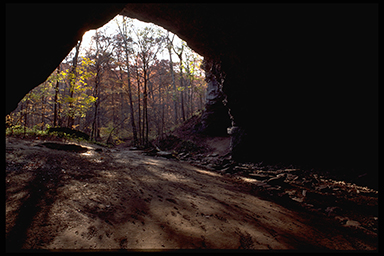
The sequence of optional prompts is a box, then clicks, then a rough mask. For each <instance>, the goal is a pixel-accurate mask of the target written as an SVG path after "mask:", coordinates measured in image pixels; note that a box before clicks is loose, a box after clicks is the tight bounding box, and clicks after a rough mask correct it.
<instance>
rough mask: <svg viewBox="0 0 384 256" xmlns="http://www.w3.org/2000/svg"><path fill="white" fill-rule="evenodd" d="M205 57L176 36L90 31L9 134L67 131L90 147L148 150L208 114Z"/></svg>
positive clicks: (17, 114) (142, 29) (158, 30)
mask: <svg viewBox="0 0 384 256" xmlns="http://www.w3.org/2000/svg"><path fill="white" fill-rule="evenodd" d="M202 61H203V57H202V56H200V55H199V54H197V53H196V52H194V51H193V50H192V49H190V48H189V47H188V45H187V44H186V42H185V41H183V40H181V39H180V38H179V37H178V36H177V35H175V34H173V33H171V32H169V31H167V30H165V29H164V28H162V27H160V26H157V25H154V24H152V23H145V22H141V21H139V20H136V19H132V18H128V17H126V16H122V15H117V16H116V17H115V18H113V19H112V20H110V21H109V22H108V23H107V24H105V25H104V26H102V27H100V28H98V29H96V30H89V31H87V32H86V33H85V34H84V35H83V37H82V40H79V41H78V42H77V45H76V46H75V47H74V48H73V49H72V51H71V52H70V53H69V54H68V55H67V56H66V57H65V58H64V60H63V61H62V62H61V63H60V65H59V66H58V67H57V68H56V69H55V70H54V72H52V74H51V75H50V76H49V77H48V78H47V80H46V81H45V82H44V83H42V84H40V85H39V86H37V87H36V88H34V89H33V90H31V91H30V92H29V93H28V94H27V95H26V96H25V97H24V98H23V99H22V100H21V101H20V102H19V104H18V107H17V108H16V109H15V110H14V111H13V112H12V113H11V114H10V115H7V123H8V125H9V129H10V130H11V129H13V130H12V133H13V132H19V133H24V134H26V133H30V134H34V133H41V132H44V131H46V130H48V129H49V127H55V126H60V127H69V128H71V129H76V130H79V131H82V132H84V133H86V134H89V135H90V138H91V140H95V141H100V142H103V143H112V144H120V143H123V142H126V141H132V143H134V144H136V145H137V144H139V145H143V144H147V143H148V140H150V139H151V138H154V137H156V136H159V135H160V136H162V135H163V134H164V133H166V132H167V131H169V130H170V129H172V128H173V127H175V126H176V125H178V124H180V123H181V122H183V121H185V120H187V119H188V118H190V117H192V116H193V115H195V114H196V113H198V112H199V111H201V110H202V109H203V108H204V104H205V96H206V95H205V94H206V82H205V73H204V71H203V70H202V69H201V63H202Z"/></svg>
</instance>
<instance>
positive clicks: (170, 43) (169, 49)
mask: <svg viewBox="0 0 384 256" xmlns="http://www.w3.org/2000/svg"><path fill="white" fill-rule="evenodd" d="M174 38H175V35H173V37H172V40H169V38H168V47H167V48H168V52H169V70H170V71H171V77H172V88H173V93H174V94H173V106H174V118H175V125H176V124H177V123H178V121H179V120H178V119H179V118H178V115H177V101H176V99H177V97H176V93H177V90H176V82H175V74H174V72H173V62H172V51H171V48H172V43H173V39H174Z"/></svg>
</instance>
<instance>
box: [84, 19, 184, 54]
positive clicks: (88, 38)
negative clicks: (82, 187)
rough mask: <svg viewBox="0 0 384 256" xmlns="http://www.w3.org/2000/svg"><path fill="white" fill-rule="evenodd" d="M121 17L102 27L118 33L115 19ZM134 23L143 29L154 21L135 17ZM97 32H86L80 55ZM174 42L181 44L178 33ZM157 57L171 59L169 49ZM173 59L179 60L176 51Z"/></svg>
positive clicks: (109, 32) (110, 32)
mask: <svg viewBox="0 0 384 256" xmlns="http://www.w3.org/2000/svg"><path fill="white" fill-rule="evenodd" d="M121 18H122V16H121V15H118V16H116V17H115V18H113V19H112V20H110V21H109V22H108V23H107V24H105V25H104V26H103V27H102V28H106V29H107V33H108V34H116V33H117V32H118V27H117V25H116V22H115V19H121ZM133 24H134V26H135V28H140V29H142V28H144V27H145V26H148V25H149V24H153V23H147V22H142V21H140V20H137V19H133ZM154 25H155V26H157V25H156V24H154ZM157 27H160V26H157ZM102 28H99V29H102ZM160 28H162V27H160ZM162 29H164V28H162ZM164 30H165V29H164ZM95 32H96V30H95V29H92V30H89V31H87V32H85V33H84V35H83V41H82V42H81V50H80V55H82V54H84V52H85V51H84V49H85V48H89V46H90V44H91V41H92V36H93V35H94V34H95ZM171 35H172V34H171ZM174 43H176V44H177V45H181V39H180V38H179V37H178V36H177V35H175V39H174ZM157 58H158V59H169V53H168V52H167V51H164V52H163V53H160V54H158V56H157ZM172 59H173V60H177V56H176V55H175V54H174V53H173V55H172Z"/></svg>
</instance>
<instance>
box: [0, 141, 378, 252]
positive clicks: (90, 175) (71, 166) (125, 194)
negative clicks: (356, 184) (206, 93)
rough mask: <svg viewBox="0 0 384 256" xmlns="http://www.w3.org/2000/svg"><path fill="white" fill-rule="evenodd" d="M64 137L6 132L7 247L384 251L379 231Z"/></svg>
mask: <svg viewBox="0 0 384 256" xmlns="http://www.w3.org/2000/svg"><path fill="white" fill-rule="evenodd" d="M55 143H56V142H44V141H41V140H22V139H18V138H13V137H9V138H8V137H7V138H6V177H5V178H6V249H7V251H12V250H19V249H48V250H63V249H64V250H76V249H86V250H89V249H92V250H93V249H96V250H104V249H107V250H118V249H129V250H147V249H150V250H152V249H153V250H168V249H171V250H172V249H252V250H306V251H318V250H377V234H375V233H362V232H359V231H358V230H356V229H355V228H354V227H353V225H350V226H348V227H346V226H342V225H340V224H338V223H337V222H335V221H334V220H333V219H331V218H327V217H324V216H323V215H320V214H316V213H309V212H307V211H298V210H294V209H288V208H289V207H288V208H287V207H284V206H281V205H279V204H277V203H275V202H273V201H271V200H267V199H266V198H265V197H262V196H260V195H259V194H258V190H257V188H255V187H254V186H253V185H252V183H248V182H246V181H245V180H244V179H235V178H233V177H230V176H228V175H222V174H220V173H217V172H214V171H209V170H206V169H204V168H202V167H196V166H192V165H191V164H189V163H187V162H182V161H177V160H168V159H164V158H161V157H153V156H146V155H144V154H142V152H140V151H132V150H129V149H128V148H115V149H105V148H101V147H98V146H95V145H91V144H85V143H82V144H81V145H80V144H78V145H77V146H76V145H69V146H68V145H66V146H63V147H60V145H59V146H57V144H55ZM215 143H216V144H218V145H221V144H222V145H226V144H225V143H227V142H225V141H214V144H215ZM80 146H82V148H81V147H80ZM216 152H217V153H222V154H225V153H226V152H225V150H220V149H218V150H217V151H216Z"/></svg>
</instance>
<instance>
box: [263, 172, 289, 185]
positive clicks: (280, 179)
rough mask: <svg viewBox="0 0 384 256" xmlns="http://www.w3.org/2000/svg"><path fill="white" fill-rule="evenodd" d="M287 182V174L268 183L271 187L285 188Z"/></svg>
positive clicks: (271, 179)
mask: <svg viewBox="0 0 384 256" xmlns="http://www.w3.org/2000/svg"><path fill="white" fill-rule="evenodd" d="M284 181H285V173H282V174H279V175H277V176H276V177H273V178H270V179H269V180H268V181H267V183H268V184H269V185H278V186H284V185H286V183H285V182H284Z"/></svg>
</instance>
